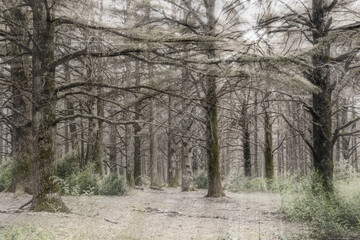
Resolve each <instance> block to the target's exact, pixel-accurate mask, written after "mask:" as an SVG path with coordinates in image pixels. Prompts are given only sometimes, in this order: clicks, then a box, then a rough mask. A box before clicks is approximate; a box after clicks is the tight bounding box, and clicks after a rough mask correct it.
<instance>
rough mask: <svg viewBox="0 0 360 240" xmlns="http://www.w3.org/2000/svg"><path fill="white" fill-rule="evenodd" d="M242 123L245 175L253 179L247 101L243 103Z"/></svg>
mask: <svg viewBox="0 0 360 240" xmlns="http://www.w3.org/2000/svg"><path fill="white" fill-rule="evenodd" d="M240 121H241V123H240V125H241V128H242V145H243V156H244V174H245V176H246V177H251V152H250V131H249V119H248V114H247V107H246V101H244V102H243V106H242V109H241V120H240Z"/></svg>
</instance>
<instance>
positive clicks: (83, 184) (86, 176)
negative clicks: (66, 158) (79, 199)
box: [61, 165, 99, 195]
mask: <svg viewBox="0 0 360 240" xmlns="http://www.w3.org/2000/svg"><path fill="white" fill-rule="evenodd" d="M61 189H62V192H63V194H66V195H79V194H86V195H94V194H95V195H96V194H98V192H99V176H98V175H97V174H95V173H94V166H93V165H89V166H87V167H86V168H85V169H84V170H83V171H80V172H75V173H73V174H71V175H70V176H68V177H66V178H65V179H64V180H63V181H62V182H61Z"/></svg>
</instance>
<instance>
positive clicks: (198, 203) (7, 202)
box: [0, 188, 306, 240]
mask: <svg viewBox="0 0 360 240" xmlns="http://www.w3.org/2000/svg"><path fill="white" fill-rule="evenodd" d="M205 194H206V191H205V190H199V191H195V192H180V189H179V188H175V189H171V188H165V189H164V191H156V190H151V189H148V188H145V189H144V190H132V191H130V192H129V193H128V194H127V195H126V196H122V197H106V196H65V197H63V199H64V201H65V203H66V204H67V205H68V206H69V207H70V208H71V210H72V213H71V214H64V213H45V212H41V213H35V212H30V211H26V210H25V211H17V209H18V208H19V207H20V206H21V205H23V204H24V203H26V202H27V201H29V200H30V199H31V196H30V195H19V196H17V195H15V194H10V193H0V238H1V236H2V237H5V239H6V238H8V239H56V240H57V239H74V240H75V239H76V240H78V239H86V240H88V239H89V240H90V239H94V240H95V239H96V240H98V239H156V240H157V239H166V240H173V239H174V240H175V239H185V240H186V239H245V240H251V239H256V240H258V239H265V240H271V239H292V237H293V236H296V235H298V234H299V233H302V232H306V228H304V227H303V226H301V225H299V224H295V223H292V222H290V221H288V220H287V219H286V218H285V217H284V216H283V215H282V214H281V213H280V211H279V210H280V207H281V196H280V195H279V194H274V193H231V192H226V195H227V197H225V198H219V199H210V198H205V197H204V196H205ZM22 237H23V238H22Z"/></svg>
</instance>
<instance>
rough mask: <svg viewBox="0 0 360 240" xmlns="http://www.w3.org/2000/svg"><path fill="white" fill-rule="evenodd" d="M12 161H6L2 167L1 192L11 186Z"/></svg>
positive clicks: (0, 176)
mask: <svg viewBox="0 0 360 240" xmlns="http://www.w3.org/2000/svg"><path fill="white" fill-rule="evenodd" d="M12 166H13V164H12V160H11V159H8V160H5V161H4V162H3V163H2V164H1V165H0V192H1V191H3V190H4V189H6V188H7V187H8V186H10V184H11V177H12Z"/></svg>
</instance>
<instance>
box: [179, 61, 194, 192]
mask: <svg viewBox="0 0 360 240" xmlns="http://www.w3.org/2000/svg"><path fill="white" fill-rule="evenodd" d="M188 71H189V70H188V69H186V68H184V69H183V70H182V81H181V95H182V96H186V94H187V92H188V91H189V86H188V85H189V72H188ZM189 105H190V103H189V102H188V101H187V100H185V99H183V100H182V106H181V108H182V113H183V118H182V120H181V132H182V137H181V172H182V174H181V190H182V191H193V190H195V188H194V183H193V172H192V148H191V147H190V143H191V139H190V138H187V135H189V134H190V129H191V125H192V120H191V119H190V118H189V117H186V115H185V114H186V112H187V111H188V109H189Z"/></svg>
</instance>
